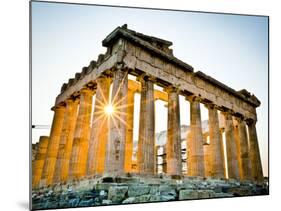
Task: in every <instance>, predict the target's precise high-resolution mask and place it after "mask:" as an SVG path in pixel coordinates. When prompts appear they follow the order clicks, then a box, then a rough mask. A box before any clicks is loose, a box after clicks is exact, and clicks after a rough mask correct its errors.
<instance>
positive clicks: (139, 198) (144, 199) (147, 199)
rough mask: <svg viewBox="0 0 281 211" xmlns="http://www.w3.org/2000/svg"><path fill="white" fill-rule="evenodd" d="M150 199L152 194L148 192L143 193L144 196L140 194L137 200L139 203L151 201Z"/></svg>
mask: <svg viewBox="0 0 281 211" xmlns="http://www.w3.org/2000/svg"><path fill="white" fill-rule="evenodd" d="M149 199H150V195H149V194H147V195H142V196H138V197H137V202H138V203H144V202H149Z"/></svg>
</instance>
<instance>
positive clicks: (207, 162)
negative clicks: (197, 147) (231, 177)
mask: <svg viewBox="0 0 281 211" xmlns="http://www.w3.org/2000/svg"><path fill="white" fill-rule="evenodd" d="M203 151H204V168H205V177H210V176H212V173H213V169H212V167H213V166H212V148H211V144H204V145H203Z"/></svg>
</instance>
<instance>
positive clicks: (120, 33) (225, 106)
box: [32, 24, 263, 188]
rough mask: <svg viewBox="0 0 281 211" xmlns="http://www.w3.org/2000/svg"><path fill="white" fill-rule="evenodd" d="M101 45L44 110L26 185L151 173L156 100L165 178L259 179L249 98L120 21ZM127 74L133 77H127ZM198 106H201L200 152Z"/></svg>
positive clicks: (252, 100)
mask: <svg viewBox="0 0 281 211" xmlns="http://www.w3.org/2000/svg"><path fill="white" fill-rule="evenodd" d="M102 45H103V46H104V47H106V48H107V51H106V53H105V54H100V55H99V56H98V59H97V61H91V62H90V64H89V66H87V67H84V68H83V69H82V72H79V73H76V74H75V77H74V78H71V79H69V80H68V82H67V83H64V84H63V85H62V87H61V92H60V94H59V95H58V96H57V98H56V101H55V105H54V106H53V107H52V110H53V111H54V118H53V122H52V126H51V132H50V135H49V136H48V137H47V136H41V138H40V141H39V145H38V150H37V154H36V156H35V161H34V164H33V169H32V174H33V175H32V187H33V188H36V187H43V186H48V185H51V184H55V183H59V182H67V181H69V180H76V179H80V178H83V177H86V176H122V175H125V174H127V173H132V172H133V173H136V174H138V175H140V176H142V175H143V176H150V175H155V174H158V173H159V172H158V171H157V147H156V145H155V101H156V100H163V101H165V102H167V108H168V123H167V143H166V145H165V151H166V158H165V159H166V164H167V166H166V168H165V172H164V173H165V174H167V175H170V176H172V177H173V178H181V177H185V176H186V177H188V176H201V177H204V176H210V177H214V178H225V177H226V171H227V173H228V178H233V179H238V180H253V181H261V180H263V172H262V164H261V158H260V152H259V146H258V138H257V131H256V127H255V124H256V121H257V115H256V108H257V107H258V106H260V101H259V100H258V99H257V98H256V97H255V96H254V95H253V94H250V93H249V92H248V91H247V90H245V89H243V90H240V91H236V90H234V89H232V88H230V87H228V86H226V85H225V84H223V83H221V82H219V81H217V80H216V79H214V78H212V77H210V76H208V75H206V74H204V73H202V72H200V71H197V72H194V69H193V67H192V66H190V65H189V64H186V63H184V62H183V61H181V60H179V59H177V58H176V57H175V56H174V55H173V51H172V49H171V48H170V46H171V45H172V42H170V41H167V40H163V39H160V38H156V37H152V36H147V35H144V34H141V33H138V32H135V31H133V30H130V29H128V28H127V25H126V24H125V25H123V26H121V27H117V28H116V29H115V30H113V31H112V32H111V33H110V34H109V35H108V36H107V37H106V38H105V39H104V40H103V41H102ZM128 75H132V76H134V77H136V80H129V79H128ZM154 85H157V86H159V87H162V88H163V91H159V90H156V89H154ZM135 93H140V114H139V135H138V137H139V138H138V152H137V169H132V152H133V131H134V130H133V128H134V124H133V123H134V95H135ZM93 95H95V101H94V105H92V104H93V102H92V99H93ZM180 95H181V96H184V97H185V99H186V100H187V101H188V102H189V103H190V133H189V135H188V136H187V137H185V138H186V140H187V148H188V149H186V153H187V152H188V155H187V157H188V158H187V162H186V165H187V166H186V168H187V173H186V174H183V171H182V169H183V163H182V150H181V149H182V147H181V136H180V134H181V133H180V127H181V126H180V103H179V96H180ZM200 104H204V106H205V107H206V108H207V109H208V115H209V116H208V124H209V132H208V136H209V140H210V141H209V143H208V144H207V145H208V147H205V145H206V143H205V141H204V140H205V139H204V136H203V133H202V126H201V122H202V120H201V112H200ZM92 106H93V107H94V109H93V111H92ZM220 115H222V116H223V118H224V125H223V127H220V124H219V116H220ZM222 132H224V133H225V145H226V146H225V147H226V153H224V152H223V143H222ZM225 156H226V157H225ZM225 160H226V163H227V165H225V162H224V161H225ZM205 162H207V165H206V164H205ZM206 166H207V167H206ZM226 166H227V169H226Z"/></svg>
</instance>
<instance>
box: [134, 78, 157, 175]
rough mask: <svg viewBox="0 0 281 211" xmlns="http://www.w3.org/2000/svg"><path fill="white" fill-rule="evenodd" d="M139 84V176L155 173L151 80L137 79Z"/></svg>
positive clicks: (152, 89) (152, 90) (153, 111)
mask: <svg viewBox="0 0 281 211" xmlns="http://www.w3.org/2000/svg"><path fill="white" fill-rule="evenodd" d="M138 80H139V81H140V82H141V100H140V101H141V102H140V123H139V140H138V166H139V173H140V174H154V173H155V149H154V146H155V106H154V84H153V79H151V78H149V77H147V76H141V77H139V78H138Z"/></svg>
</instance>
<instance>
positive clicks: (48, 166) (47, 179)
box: [40, 105, 65, 186]
mask: <svg viewBox="0 0 281 211" xmlns="http://www.w3.org/2000/svg"><path fill="white" fill-rule="evenodd" d="M52 110H53V111H54V112H55V114H54V118H53V123H52V127H51V132H50V136H49V137H50V138H49V143H48V148H47V152H46V159H45V162H44V167H43V172H42V177H41V181H40V185H41V186H45V185H50V184H52V181H53V175H54V171H55V165H56V160H57V154H58V149H59V141H60V136H61V130H62V125H63V119H64V113H65V105H58V106H55V107H53V108H52Z"/></svg>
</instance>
